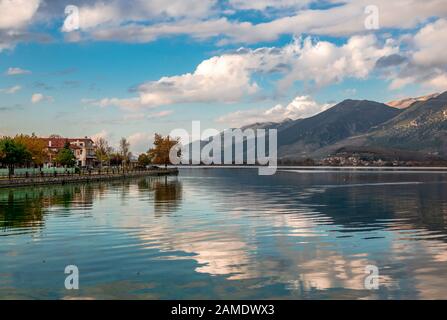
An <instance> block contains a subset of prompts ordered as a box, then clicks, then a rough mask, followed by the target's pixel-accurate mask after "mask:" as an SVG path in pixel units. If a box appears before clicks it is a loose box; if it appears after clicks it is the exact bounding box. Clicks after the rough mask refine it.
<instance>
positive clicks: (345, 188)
mask: <svg viewBox="0 0 447 320" xmlns="http://www.w3.org/2000/svg"><path fill="white" fill-rule="evenodd" d="M446 181H447V174H444V175H435V174H404V173H392V174H390V173H384V172H380V171H379V172H377V173H374V174H371V173H358V172H357V173H354V172H328V173H306V172H291V171H279V172H278V173H277V175H275V176H270V177H262V176H258V175H257V172H256V170H235V171H231V170H228V169H213V170H191V171H187V170H185V171H183V170H182V172H181V175H180V176H179V177H167V178H166V177H154V178H147V179H135V180H125V181H114V182H110V183H103V184H102V183H100V184H89V185H82V186H78V185H72V186H69V185H67V186H63V187H62V186H59V187H51V188H48V187H45V188H34V189H17V190H13V191H11V190H9V191H7V190H3V191H0V223H1V227H2V229H3V230H2V231H3V232H2V231H0V235H2V236H4V235H7V236H9V237H8V240H9V239H19V238H20V237H21V236H22V234H23V233H24V231H27V230H35V229H37V230H38V229H39V228H40V229H41V230H43V229H45V232H40V233H39V234H38V235H37V236H36V237H34V238H35V239H39V240H41V241H35V242H31V243H29V244H28V243H26V244H23V242H20V241H5V242H3V244H2V243H0V253H4V255H3V256H4V257H5V258H4V259H5V264H4V265H5V266H4V267H3V268H4V270H3V272H4V273H8V272H9V273H14V272H15V266H16V265H17V264H20V263H21V262H22V261H25V262H26V261H27V259H28V260H29V259H34V258H35V256H33V253H34V252H36V251H35V248H39V249H40V250H41V251H39V252H40V254H47V255H48V256H51V257H53V259H54V260H56V261H53V264H54V265H51V261H49V259H48V260H47V262H46V263H45V265H44V267H50V266H51V267H52V268H59V267H60V265H62V264H63V263H66V260H67V259H68V258H69V259H68V260H70V261H72V260H73V261H76V262H79V261H80V262H79V263H81V264H82V263H84V268H85V270H88V267H90V268H92V269H93V270H97V269H98V266H101V267H102V268H104V271H97V272H96V273H95V277H96V276H98V277H102V278H101V279H102V280H101V281H102V282H101V281H99V280H98V284H97V285H95V284H94V280H92V283H93V285H92V288H87V289H86V292H85V294H86V296H93V297H97V296H98V297H101V293H100V292H99V291H98V288H99V287H100V286H101V285H104V283H108V281H109V279H110V282H111V283H113V281H115V282H116V281H118V282H119V281H126V283H127V287H126V288H127V289H126V290H128V291H127V292H122V291H120V290H117V291H116V292H115V291H114V292H113V293H112V296H114V295H116V297H125V296H127V295H128V294H130V293H134V294H135V295H136V296H137V295H138V293H135V292H143V291H144V292H146V293H150V294H151V295H154V296H157V297H162V298H173V297H174V298H182V297H184V296H185V295H186V293H190V294H192V295H191V296H193V297H197V298H200V297H203V296H206V297H209V298H229V294H230V292H231V298H235V299H238V298H241V299H244V298H255V299H256V298H339V299H342V298H363V299H373V298H396V299H399V298H427V299H431V298H441V297H445V296H447V287H445V286H444V285H443V281H440V279H446V278H447V241H446V239H447V232H446V230H447V224H446V223H447V199H446V198H445V195H446V194H447V183H445V182H446ZM84 218H85V219H84ZM36 226H37V227H36ZM14 237H16V238H14ZM44 240H45V241H44ZM61 244H63V245H61ZM21 246H25V248H26V249H27V250H28V251H27V250H22V247H21ZM67 247H69V248H70V250H68V251H66V250H65V248H67ZM27 254H28V255H29V257H27V256H26V255H27ZM66 254H67V255H68V257H67V256H65V255H66ZM17 255H22V256H21V257H20V259H21V260H20V259H17V258H16V256H17ZM57 259H59V260H57ZM6 262H7V263H6ZM367 265H377V266H378V267H379V270H380V290H372V291H371V290H365V288H364V279H365V275H366V274H365V267H366V266H367ZM22 267H23V268H26V264H25V263H23V266H22ZM44 267H42V268H43V269H42V270H43V271H42V272H44V271H45V269H44ZM51 270H53V269H51ZM1 271H2V270H0V272H1ZM47 271H48V270H47ZM44 274H48V273H44ZM135 274H139V276H138V279H139V280H138V279H137V278H132V275H135ZM22 276H23V273H22V274H21V273H18V276H17V283H23V281H22V278H21V277H22ZM42 279H45V277H42ZM106 279H107V280H106ZM42 281H43V285H45V283H44V280H42ZM1 284H2V283H1V279H0V296H1V293H2V291H1V290H2V289H1ZM146 285H147V286H149V287H150V290H146V289H145V288H147V287H146ZM136 288H139V289H138V290H136ZM140 289H141V290H140ZM118 291H119V292H118ZM108 294H110V292H109V293H108ZM114 297H115V296H114Z"/></svg>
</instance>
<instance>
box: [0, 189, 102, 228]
mask: <svg viewBox="0 0 447 320" xmlns="http://www.w3.org/2000/svg"><path fill="white" fill-rule="evenodd" d="M101 190H102V189H96V188H95V189H93V187H92V186H91V185H66V186H46V187H35V188H20V189H9V190H0V228H1V229H3V230H8V229H12V228H29V227H34V226H40V225H42V224H43V222H44V215H45V214H46V213H47V212H48V208H51V207H60V208H64V209H68V208H71V207H82V208H85V209H89V208H91V206H92V204H93V199H94V196H95V194H96V193H97V192H96V191H101Z"/></svg>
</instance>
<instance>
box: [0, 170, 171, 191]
mask: <svg viewBox="0 0 447 320" xmlns="http://www.w3.org/2000/svg"><path fill="white" fill-rule="evenodd" d="M170 175H178V169H177V168H168V169H164V168H158V169H147V170H135V169H133V170H124V171H123V170H113V171H110V170H109V171H105V170H103V171H85V172H84V171H83V172H80V173H72V172H68V173H56V174H42V175H20V176H12V177H11V178H8V177H0V188H16V187H25V186H37V185H47V184H48V185H49V184H66V183H85V182H97V181H107V180H116V179H126V178H136V177H146V176H170Z"/></svg>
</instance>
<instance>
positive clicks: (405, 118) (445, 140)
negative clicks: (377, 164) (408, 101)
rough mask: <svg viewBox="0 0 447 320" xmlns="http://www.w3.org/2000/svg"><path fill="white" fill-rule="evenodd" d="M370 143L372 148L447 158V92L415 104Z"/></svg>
mask: <svg viewBox="0 0 447 320" xmlns="http://www.w3.org/2000/svg"><path fill="white" fill-rule="evenodd" d="M367 140H368V141H367V144H368V145H375V146H381V147H389V148H399V149H404V150H415V151H422V152H428V153H434V154H441V155H447V92H444V93H443V94H440V95H438V96H436V97H434V98H431V99H429V100H427V101H421V102H416V103H414V104H412V105H411V106H410V107H409V108H407V109H406V110H405V111H403V112H402V113H401V114H399V115H398V116H396V117H395V118H393V119H392V120H390V121H388V122H386V123H384V124H383V125H382V126H380V127H379V128H378V129H377V130H375V131H374V132H372V133H371V134H369V135H368V136H367Z"/></svg>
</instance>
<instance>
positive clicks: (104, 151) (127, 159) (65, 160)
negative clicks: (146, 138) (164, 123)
mask: <svg viewBox="0 0 447 320" xmlns="http://www.w3.org/2000/svg"><path fill="white" fill-rule="evenodd" d="M178 143H179V139H174V138H171V137H170V136H166V137H163V136H162V135H160V134H157V133H156V134H155V137H154V144H153V146H152V147H151V148H150V149H149V150H148V151H147V152H145V153H143V154H140V155H139V157H138V166H141V167H146V166H148V165H151V164H154V165H155V164H157V165H165V166H166V165H168V164H170V161H169V151H170V150H171V148H172V147H173V146H175V145H177V144H178ZM94 148H95V156H96V160H97V164H98V166H99V167H100V168H101V167H103V166H123V167H127V166H129V165H130V163H131V159H132V157H133V156H132V153H131V152H130V143H129V141H128V140H127V139H126V138H121V139H120V141H119V144H118V149H114V148H113V147H112V146H111V145H110V143H109V142H108V141H107V140H106V139H105V138H98V139H96V140H95V141H94ZM49 157H50V153H49V151H48V146H47V145H46V143H45V141H44V140H42V139H39V138H38V137H37V136H36V135H35V134H32V135H24V134H19V135H16V136H15V137H8V136H4V137H2V138H0V166H3V167H7V168H8V172H9V175H13V174H14V168H16V167H18V166H26V167H35V168H42V167H43V165H44V164H45V163H47V162H49ZM53 161H54V163H55V164H57V165H59V166H62V167H74V166H75V165H76V157H75V155H74V153H73V151H72V150H71V149H70V143H69V142H68V140H67V141H66V142H65V144H64V147H63V148H62V149H60V150H59V151H58V153H57V154H56V156H55V158H54V159H53Z"/></svg>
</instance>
